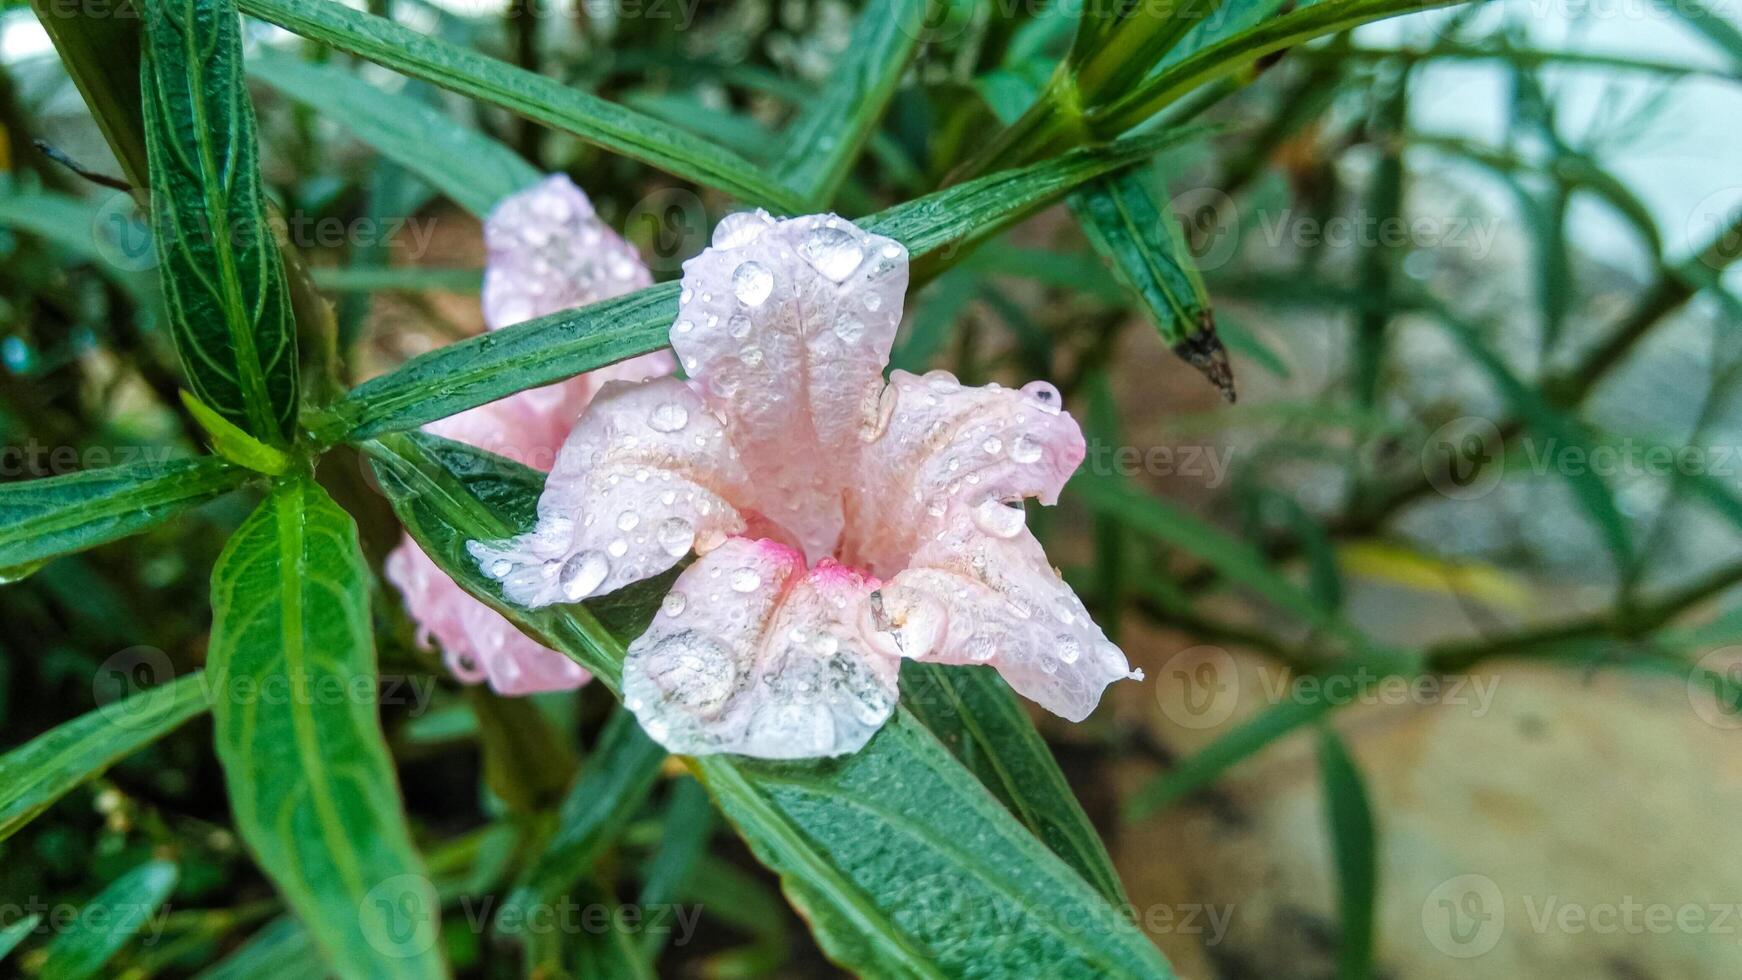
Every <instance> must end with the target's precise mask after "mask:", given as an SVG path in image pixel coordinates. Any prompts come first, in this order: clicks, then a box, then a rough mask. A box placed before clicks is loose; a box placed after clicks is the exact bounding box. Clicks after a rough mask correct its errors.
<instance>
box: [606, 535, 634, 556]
mask: <svg viewBox="0 0 1742 980" xmlns="http://www.w3.org/2000/svg"><path fill="white" fill-rule="evenodd" d="M605 550H606V551H609V552H610V553H611V557H612V558H621V557H623V556H624V555H626V554H628V553H629V542H627V541H625V540H623V539H622V538H618V539H616V540H615V541H612V542H611V543H610V544H608V545H606V546H605Z"/></svg>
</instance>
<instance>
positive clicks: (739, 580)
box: [731, 568, 762, 592]
mask: <svg viewBox="0 0 1742 980" xmlns="http://www.w3.org/2000/svg"><path fill="white" fill-rule="evenodd" d="M731 584H732V591H733V592H755V591H756V590H757V588H758V587H760V586H761V585H762V576H760V575H758V574H756V569H754V568H740V569H738V570H737V571H735V572H733V573H732V582H731Z"/></svg>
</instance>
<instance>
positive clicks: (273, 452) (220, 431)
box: [181, 389, 291, 476]
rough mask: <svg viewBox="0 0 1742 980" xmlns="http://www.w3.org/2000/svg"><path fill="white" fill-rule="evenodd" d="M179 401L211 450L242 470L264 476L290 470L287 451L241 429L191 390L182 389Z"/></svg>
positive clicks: (289, 459)
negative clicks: (205, 438)
mask: <svg viewBox="0 0 1742 980" xmlns="http://www.w3.org/2000/svg"><path fill="white" fill-rule="evenodd" d="M181 403H182V405H183V406H185V407H186V408H187V410H188V414H189V415H192V416H193V417H194V421H195V422H198V423H199V424H200V428H202V429H204V430H206V436H207V438H208V439H210V440H211V444H212V451H213V452H216V453H217V454H218V455H219V456H221V457H223V458H224V459H227V460H229V461H230V462H232V463H235V464H236V465H237V466H240V467H242V468H244V469H249V470H253V471H254V472H256V473H265V474H267V475H268V476H277V475H278V474H280V473H283V472H284V471H286V470H288V469H290V464H291V458H290V454H288V453H286V452H285V451H284V450H282V449H274V448H273V447H271V446H268V445H267V444H265V443H263V442H261V441H260V440H258V439H256V438H254V437H253V436H251V435H249V434H248V433H246V432H243V431H242V430H241V429H239V428H237V427H236V425H235V424H234V423H233V422H231V421H230V420H229V419H227V418H224V417H223V416H222V415H219V414H218V413H217V412H216V411H213V409H212V408H211V406H209V405H207V404H206V403H205V402H202V401H200V400H199V398H198V397H196V396H195V395H194V394H193V393H192V392H190V391H187V390H185V389H184V390H183V391H182V393H181Z"/></svg>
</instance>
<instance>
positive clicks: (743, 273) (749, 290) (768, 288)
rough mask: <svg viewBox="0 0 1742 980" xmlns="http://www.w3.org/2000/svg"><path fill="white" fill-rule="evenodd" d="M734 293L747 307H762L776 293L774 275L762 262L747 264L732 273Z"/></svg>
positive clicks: (741, 265)
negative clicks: (771, 294)
mask: <svg viewBox="0 0 1742 980" xmlns="http://www.w3.org/2000/svg"><path fill="white" fill-rule="evenodd" d="M732 292H733V293H734V294H735V295H736V296H737V297H738V301H739V302H740V303H743V304H744V305H745V306H761V305H762V304H763V303H766V302H767V301H768V295H769V294H770V293H772V292H774V273H772V272H769V271H768V267H767V266H765V265H763V264H762V263H760V262H754V261H752V262H745V263H742V264H740V265H739V266H738V268H736V269H734V270H733V271H732Z"/></svg>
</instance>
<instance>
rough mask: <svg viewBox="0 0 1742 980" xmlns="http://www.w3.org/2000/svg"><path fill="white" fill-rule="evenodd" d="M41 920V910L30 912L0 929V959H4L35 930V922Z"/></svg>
mask: <svg viewBox="0 0 1742 980" xmlns="http://www.w3.org/2000/svg"><path fill="white" fill-rule="evenodd" d="M40 922H42V913H41V912H32V913H30V914H29V915H27V916H24V917H23V918H20V919H19V920H17V921H16V922H13V923H12V924H11V925H9V926H7V927H6V928H4V929H0V960H5V959H6V957H7V956H8V955H10V954H11V953H12V951H13V950H14V949H17V948H18V944H19V943H21V942H23V941H24V939H25V937H26V936H29V935H30V934H31V933H33V932H35V931H36V927H37V924H38V923H40Z"/></svg>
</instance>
